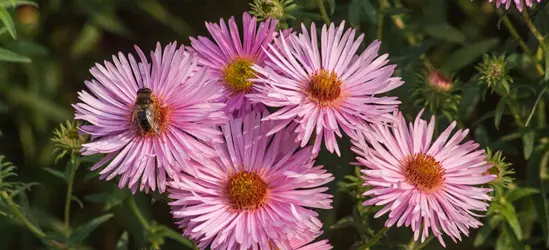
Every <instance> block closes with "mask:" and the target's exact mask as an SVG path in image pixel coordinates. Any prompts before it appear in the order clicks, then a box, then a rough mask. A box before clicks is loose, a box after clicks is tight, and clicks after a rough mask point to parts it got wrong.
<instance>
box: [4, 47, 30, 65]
mask: <svg viewBox="0 0 549 250" xmlns="http://www.w3.org/2000/svg"><path fill="white" fill-rule="evenodd" d="M0 61H4V62H20V63H30V62H31V59H30V58H28V57H26V56H22V55H19V54H17V53H15V52H13V51H10V50H7V49H4V48H2V47H0Z"/></svg>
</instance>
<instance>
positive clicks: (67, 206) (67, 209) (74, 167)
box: [65, 153, 80, 237]
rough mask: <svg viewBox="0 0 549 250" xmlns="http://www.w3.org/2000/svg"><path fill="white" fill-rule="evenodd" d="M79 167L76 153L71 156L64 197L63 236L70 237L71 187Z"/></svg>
mask: <svg viewBox="0 0 549 250" xmlns="http://www.w3.org/2000/svg"><path fill="white" fill-rule="evenodd" d="M78 165H80V160H79V159H78V156H77V154H76V153H73V154H71V169H70V174H69V179H68V182H67V196H66V197H65V236H67V237H68V236H69V235H70V227H69V225H70V212H71V203H72V187H73V185H74V176H75V175H76V170H77V169H78Z"/></svg>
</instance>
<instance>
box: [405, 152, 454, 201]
mask: <svg viewBox="0 0 549 250" xmlns="http://www.w3.org/2000/svg"><path fill="white" fill-rule="evenodd" d="M404 176H405V177H406V181H408V182H409V183H410V184H412V185H414V186H416V187H417V188H418V189H419V190H421V191H424V192H431V191H434V190H436V189H437V188H439V187H440V186H441V185H442V184H443V183H444V180H445V179H444V168H442V166H441V164H440V162H438V161H436V160H435V158H433V157H432V156H430V155H426V154H424V153H419V154H414V155H412V156H408V157H407V158H406V160H405V162H404Z"/></svg>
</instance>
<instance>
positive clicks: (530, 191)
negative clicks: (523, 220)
mask: <svg viewBox="0 0 549 250" xmlns="http://www.w3.org/2000/svg"><path fill="white" fill-rule="evenodd" d="M538 193H539V190H538V189H535V188H528V187H524V188H523V187H517V188H515V189H512V190H511V191H509V192H508V193H507V194H505V198H506V200H508V201H509V202H514V201H517V200H520V199H522V198H524V197H527V196H530V195H534V194H538Z"/></svg>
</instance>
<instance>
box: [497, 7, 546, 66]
mask: <svg viewBox="0 0 549 250" xmlns="http://www.w3.org/2000/svg"><path fill="white" fill-rule="evenodd" d="M525 11H526V10H525ZM497 12H498V14H499V15H500V16H501V18H502V20H503V24H504V25H505V27H507V30H509V33H511V36H512V37H513V38H514V39H515V41H516V42H517V43H518V44H519V46H520V47H521V48H522V50H524V52H526V53H527V54H528V55H529V56H530V57H531V58H532V60H533V62H534V63H535V67H536V71H537V72H538V74H540V75H543V74H544V73H543V68H542V67H541V65H540V64H539V63H538V62H537V60H536V58H535V55H534V52H533V51H532V50H531V49H530V48H529V47H528V45H526V42H525V41H524V39H522V37H520V35H519V33H518V32H517V29H515V26H513V23H511V20H510V19H509V17H508V16H507V15H505V14H504V13H503V11H502V10H501V9H498V10H497Z"/></svg>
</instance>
